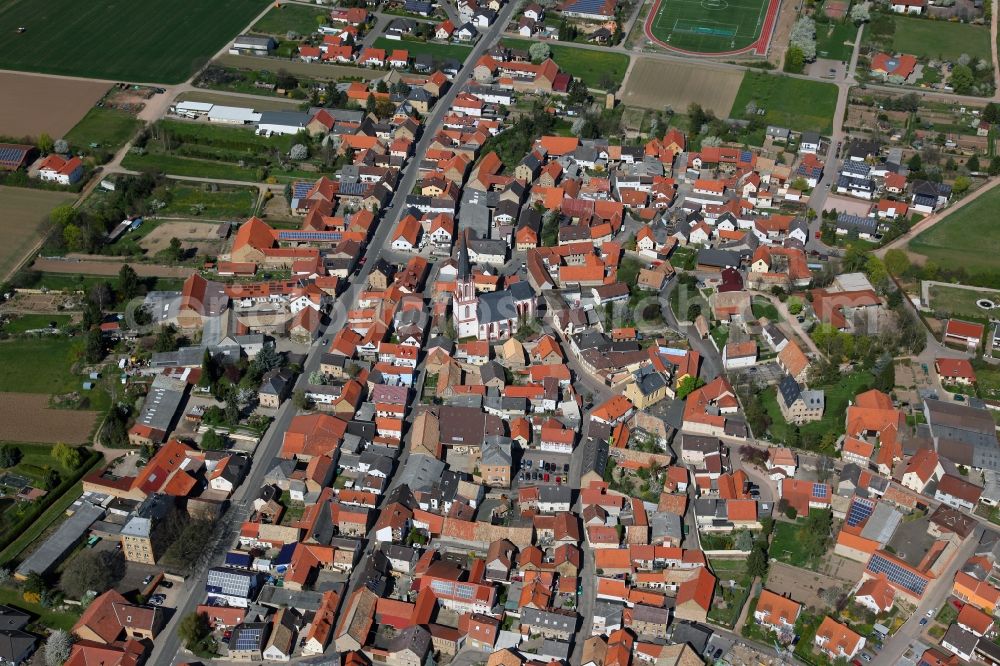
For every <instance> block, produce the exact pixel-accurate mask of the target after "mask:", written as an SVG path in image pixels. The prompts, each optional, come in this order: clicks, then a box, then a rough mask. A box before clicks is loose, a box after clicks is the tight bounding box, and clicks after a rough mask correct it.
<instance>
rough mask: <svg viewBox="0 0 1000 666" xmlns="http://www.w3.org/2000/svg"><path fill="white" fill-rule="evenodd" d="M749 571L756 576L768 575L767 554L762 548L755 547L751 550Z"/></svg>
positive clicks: (748, 563)
mask: <svg viewBox="0 0 1000 666" xmlns="http://www.w3.org/2000/svg"><path fill="white" fill-rule="evenodd" d="M747 573H748V574H750V575H751V576H753V577H754V578H757V577H761V578H763V577H764V576H766V575H767V555H766V554H765V553H764V550H763V549H761V548H757V547H755V548H754V549H753V550H752V551H750V556H749V557H748V558H747Z"/></svg>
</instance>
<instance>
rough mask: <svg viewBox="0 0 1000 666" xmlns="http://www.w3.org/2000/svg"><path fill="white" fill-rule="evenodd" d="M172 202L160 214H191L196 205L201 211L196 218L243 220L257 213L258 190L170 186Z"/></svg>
mask: <svg viewBox="0 0 1000 666" xmlns="http://www.w3.org/2000/svg"><path fill="white" fill-rule="evenodd" d="M170 196H171V198H170V203H169V204H167V206H166V207H165V208H161V209H160V210H159V211H158V213H157V214H158V215H162V216H167V215H183V216H189V215H192V211H193V209H194V207H195V206H200V207H202V208H201V212H200V214H198V215H197V216H195V217H204V218H213V219H214V218H226V219H228V218H231V217H235V218H243V217H250V216H251V215H253V213H254V207H255V206H256V204H257V191H256V190H254V189H251V188H242V187H240V188H236V187H233V188H223V189H221V190H219V191H218V192H209V191H208V190H204V189H202V188H200V187H195V186H192V185H174V184H171V185H170Z"/></svg>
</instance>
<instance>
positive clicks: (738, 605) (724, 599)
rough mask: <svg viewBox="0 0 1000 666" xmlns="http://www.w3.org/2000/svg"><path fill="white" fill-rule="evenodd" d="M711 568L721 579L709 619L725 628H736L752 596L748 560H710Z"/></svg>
mask: <svg viewBox="0 0 1000 666" xmlns="http://www.w3.org/2000/svg"><path fill="white" fill-rule="evenodd" d="M708 564H709V568H710V569H711V570H712V572H713V573H714V574H715V576H716V578H718V579H719V586H718V587H717V588H716V590H715V598H714V599H713V600H712V609H711V610H710V611H708V619H709V620H711V621H712V622H714V623H716V624H720V625H722V626H725V627H730V628H732V627H734V626H735V625H736V621H737V620H738V619H739V617H740V611H741V610H742V609H743V605H744V604H745V603H746V600H747V596H748V595H749V594H750V584H751V582H752V581H751V579H750V575H749V574H747V570H746V560H745V559H736V560H719V559H715V560H710V561H709V563H708Z"/></svg>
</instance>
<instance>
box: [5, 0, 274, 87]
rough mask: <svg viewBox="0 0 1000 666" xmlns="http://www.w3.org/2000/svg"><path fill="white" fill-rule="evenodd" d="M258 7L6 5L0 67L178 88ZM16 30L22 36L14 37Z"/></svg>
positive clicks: (245, 0) (178, 2) (177, 2)
mask: <svg viewBox="0 0 1000 666" xmlns="http://www.w3.org/2000/svg"><path fill="white" fill-rule="evenodd" d="M267 4H268V3H267V1H266V0H213V1H212V2H204V1H203V0H169V1H168V0H145V1H144V2H125V3H122V2H117V0H89V1H88V2H84V3H81V2H76V1H75V0H45V2H38V1H37V0H9V1H8V2H6V3H5V6H4V11H3V12H2V13H0V34H2V35H4V39H0V68H4V69H18V70H24V71H34V72H45V73H48V74H64V75H68V76H79V77H90V78H99V79H106V80H112V81H113V80H123V81H129V82H133V83H141V82H157V83H180V82H181V81H183V80H184V79H186V78H187V77H188V76H190V75H191V73H192V72H194V71H195V70H196V69H198V68H199V67H200V66H201V65H203V64H205V62H206V61H207V60H208V59H209V58H211V57H212V56H213V55H215V54H216V53H217V52H218V51H219V50H220V49H221V48H222V47H223V46H225V44H226V42H227V41H229V40H231V39H233V38H234V37H236V36H237V34H238V33H239V32H240V31H241V30H242V29H243V28H244V27H246V25H247V24H248V23H249V22H250V21H251V19H253V18H254V16H256V15H257V14H258V13H260V11H261V10H263V9H264V8H265V7H266V6H267ZM19 27H25V28H26V31H25V32H24V33H22V34H17V29H18V28H19Z"/></svg>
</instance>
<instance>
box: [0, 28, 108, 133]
mask: <svg viewBox="0 0 1000 666" xmlns="http://www.w3.org/2000/svg"><path fill="white" fill-rule="evenodd" d="M2 41H4V40H0V42H2ZM7 41H14V40H7ZM0 49H3V46H0ZM0 90H2V91H3V95H4V97H5V98H7V99H16V100H17V101H18V103H17V104H0V134H3V135H4V136H9V137H22V136H28V137H35V138H37V137H38V135H39V134H42V133H45V134H48V135H49V136H51V137H53V138H59V137H63V136H65V135H66V133H67V132H69V131H70V130H71V129H73V127H74V126H75V125H76V124H77V123H78V122H80V119H81V118H83V117H84V115H85V114H86V113H87V110H88V109H90V108H91V107H93V106H94V104H96V103H97V101H98V100H99V99H101V97H103V96H104V93H106V92H107V90H108V84H107V83H104V82H101V81H80V80H70V79H55V78H51V77H47V76H34V75H32V74H21V73H17V72H0Z"/></svg>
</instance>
